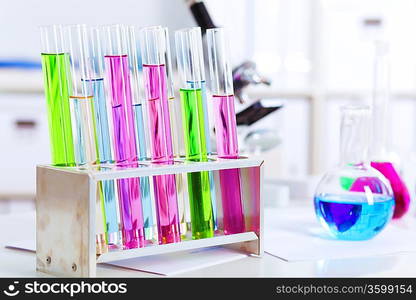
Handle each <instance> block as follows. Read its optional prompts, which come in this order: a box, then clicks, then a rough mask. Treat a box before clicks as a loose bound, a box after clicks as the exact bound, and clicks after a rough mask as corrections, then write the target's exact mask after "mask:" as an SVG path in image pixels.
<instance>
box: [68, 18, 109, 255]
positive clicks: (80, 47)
mask: <svg viewBox="0 0 416 300" xmlns="http://www.w3.org/2000/svg"><path fill="white" fill-rule="evenodd" d="M64 39H65V41H64V43H65V44H66V45H67V49H68V50H69V56H70V74H71V83H72V84H71V89H70V91H69V100H70V101H69V102H70V108H71V115H72V124H73V135H74V146H75V161H76V164H77V165H78V166H83V167H85V168H92V167H93V165H94V164H95V163H96V162H97V160H98V148H97V143H96V140H97V134H96V124H95V109H94V98H93V90H92V85H91V82H90V81H86V80H84V79H86V78H90V74H89V68H88V60H87V59H88V55H89V49H88V33H87V28H86V26H85V25H71V26H66V27H64ZM97 191H98V193H97V197H96V199H97V200H96V201H97V202H96V246H97V247H96V249H97V253H98V254H102V253H105V252H107V239H106V220H105V213H104V203H103V197H102V193H101V185H100V184H99V185H98V189H97Z"/></svg>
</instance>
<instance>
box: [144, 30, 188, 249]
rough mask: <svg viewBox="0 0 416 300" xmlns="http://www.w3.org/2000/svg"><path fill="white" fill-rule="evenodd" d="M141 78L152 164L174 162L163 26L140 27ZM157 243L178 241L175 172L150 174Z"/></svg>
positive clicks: (165, 41)
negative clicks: (152, 185)
mask: <svg viewBox="0 0 416 300" xmlns="http://www.w3.org/2000/svg"><path fill="white" fill-rule="evenodd" d="M140 45H141V53H142V61H143V81H144V86H145V94H146V100H147V108H148V122H149V129H150V141H151V143H150V145H151V157H152V161H153V162H154V163H161V164H173V163H174V161H173V149H172V148H173V146H172V136H171V128H170V115H169V104H168V94H167V85H166V81H167V77H166V61H165V57H166V55H167V46H168V44H167V40H166V35H165V32H164V30H163V28H162V27H160V26H155V27H146V28H142V29H141V30H140ZM153 182H154V192H155V198H156V214H157V222H158V232H159V234H158V238H159V243H160V244H166V243H174V242H179V241H180V240H181V236H180V229H179V218H178V202H177V195H176V179H175V175H159V176H154V177H153Z"/></svg>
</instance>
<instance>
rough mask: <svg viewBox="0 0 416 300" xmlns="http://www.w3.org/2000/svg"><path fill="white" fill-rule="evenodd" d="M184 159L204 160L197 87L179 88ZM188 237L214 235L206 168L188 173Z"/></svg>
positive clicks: (204, 147)
mask: <svg viewBox="0 0 416 300" xmlns="http://www.w3.org/2000/svg"><path fill="white" fill-rule="evenodd" d="M180 93H181V104H182V114H183V127H184V132H185V133H186V135H185V148H186V159H187V160H189V161H198V162H206V161H207V151H206V144H205V130H204V126H205V122H204V111H203V103H202V93H201V89H195V90H193V89H181V90H180ZM188 191H189V202H190V208H191V224H192V238H194V239H200V238H206V237H212V236H213V235H214V222H213V214H212V204H211V188H210V178H209V172H207V171H204V172H194V173H188Z"/></svg>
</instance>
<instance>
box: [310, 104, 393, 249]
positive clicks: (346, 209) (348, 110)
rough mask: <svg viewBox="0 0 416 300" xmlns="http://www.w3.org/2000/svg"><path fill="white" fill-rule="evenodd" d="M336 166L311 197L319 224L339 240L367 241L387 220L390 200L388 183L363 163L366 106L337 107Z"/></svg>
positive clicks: (367, 120)
mask: <svg viewBox="0 0 416 300" xmlns="http://www.w3.org/2000/svg"><path fill="white" fill-rule="evenodd" d="M341 113H342V120H341V139H340V148H341V152H340V156H341V157H340V164H339V165H338V167H337V168H336V169H334V170H332V171H330V172H328V173H327V174H326V175H325V176H324V177H323V178H322V179H321V181H320V183H319V185H318V187H317V189H316V192H315V197H314V204H315V212H316V215H317V217H318V220H319V222H320V223H321V224H322V226H323V227H324V228H325V230H326V231H327V232H328V233H329V234H330V235H332V236H333V237H335V238H337V239H340V240H357V241H358V240H367V239H371V238H372V237H374V236H375V235H377V234H378V233H379V232H380V231H382V230H383V228H384V227H385V226H386V225H387V223H388V222H389V221H390V220H391V218H392V215H393V211H394V199H393V194H392V190H391V186H390V183H389V182H388V180H387V179H386V178H385V177H384V176H383V175H382V174H381V173H380V172H379V171H377V170H376V169H374V168H372V167H371V166H370V165H368V164H367V163H366V158H367V152H368V148H369V140H370V124H371V123H370V121H371V118H370V109H369V107H368V106H344V107H342V108H341Z"/></svg>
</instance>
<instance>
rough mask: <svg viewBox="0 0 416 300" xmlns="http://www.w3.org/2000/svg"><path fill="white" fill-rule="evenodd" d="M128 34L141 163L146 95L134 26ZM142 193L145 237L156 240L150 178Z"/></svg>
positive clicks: (144, 146)
mask: <svg viewBox="0 0 416 300" xmlns="http://www.w3.org/2000/svg"><path fill="white" fill-rule="evenodd" d="M127 32H128V56H129V64H130V80H131V87H132V96H133V112H134V117H135V125H136V126H135V127H136V142H137V149H138V159H139V160H141V161H144V160H147V158H148V155H147V142H146V140H147V137H146V130H145V122H144V110H143V104H142V98H144V94H143V92H142V88H141V87H140V83H141V76H140V75H139V61H138V55H137V50H138V47H137V46H138V44H137V39H136V30H135V28H134V26H128V27H127ZM140 193H141V199H142V207H143V224H144V230H145V236H146V239H147V240H153V239H156V237H157V233H156V232H155V231H156V230H155V226H154V223H153V209H152V197H151V191H150V182H149V177H140Z"/></svg>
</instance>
